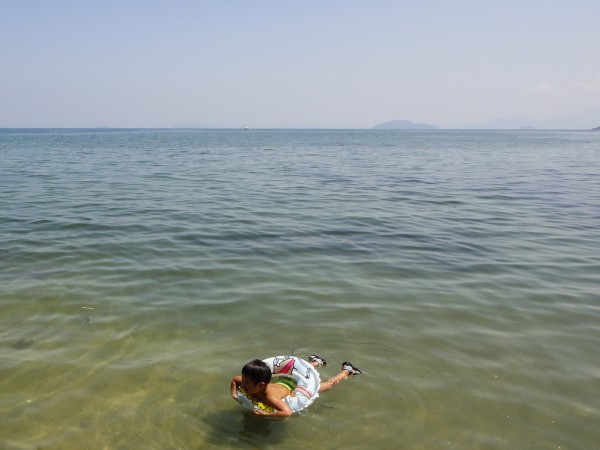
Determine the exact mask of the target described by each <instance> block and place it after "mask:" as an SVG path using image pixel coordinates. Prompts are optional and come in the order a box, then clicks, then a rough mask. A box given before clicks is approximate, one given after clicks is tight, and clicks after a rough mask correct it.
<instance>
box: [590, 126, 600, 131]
mask: <svg viewBox="0 0 600 450" xmlns="http://www.w3.org/2000/svg"><path fill="white" fill-rule="evenodd" d="M592 131H600V127H596V128H592Z"/></svg>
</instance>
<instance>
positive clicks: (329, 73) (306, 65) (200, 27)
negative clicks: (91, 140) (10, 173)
mask: <svg viewBox="0 0 600 450" xmlns="http://www.w3.org/2000/svg"><path fill="white" fill-rule="evenodd" d="M599 17H600V2H598V1H597V0H572V1H569V2H566V1H555V0H548V1H541V0H540V1H532V0H519V1H514V0H507V1H503V2H491V1H477V2H476V1H466V0H458V1H456V2H437V1H431V0H424V1H420V2H399V1H397V0H380V1H373V2H365V1H352V0H345V1H337V0H330V1H327V2H317V1H304V2H287V1H274V0H273V1H264V0H255V1H252V2H250V1H240V0H237V1H236V0H231V1H219V2H215V1H191V0H188V1H180V0H171V1H166V0H165V1H152V0H147V1H141V0H139V1H136V0H132V1H126V2H123V1H116V0H106V1H102V2H81V1H78V0H72V1H66V0H53V1H46V0H22V1H7V2H3V3H2V13H1V14H0V49H1V53H2V70H0V127H99V126H105V127H148V128H153V127H174V126H190V127H196V126H199V127H244V126H250V127H253V128H278V127H290V128H370V127H371V126H373V125H375V124H378V123H381V122H386V121H390V120H395V119H407V120H410V121H412V122H416V123H430V124H435V125H437V126H439V127H442V128H462V127H471V126H475V125H476V124H484V123H487V124H494V123H495V124H496V125H497V127H498V128H502V127H504V126H511V127H512V126H518V125H519V124H521V125H533V126H538V127H542V128H543V127H550V128H561V127H562V128H589V127H592V126H600V58H599V57H598V44H600V26H599V23H600V22H599V20H600V19H599ZM515 117H516V118H522V119H519V120H517V121H513V120H512V119H511V118H515ZM497 118H505V119H503V121H496V122H490V121H493V120H495V119H497ZM502 124H504V125H502ZM507 124H509V125H507ZM484 125H485V124H484Z"/></svg>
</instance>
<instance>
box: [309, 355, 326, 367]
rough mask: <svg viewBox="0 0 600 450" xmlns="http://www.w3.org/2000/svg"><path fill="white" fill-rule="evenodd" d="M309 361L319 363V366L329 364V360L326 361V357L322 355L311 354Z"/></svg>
mask: <svg viewBox="0 0 600 450" xmlns="http://www.w3.org/2000/svg"><path fill="white" fill-rule="evenodd" d="M308 362H309V363H314V362H316V363H317V367H325V366H326V365H327V361H325V359H324V358H321V357H320V356H317V355H310V356H309V357H308Z"/></svg>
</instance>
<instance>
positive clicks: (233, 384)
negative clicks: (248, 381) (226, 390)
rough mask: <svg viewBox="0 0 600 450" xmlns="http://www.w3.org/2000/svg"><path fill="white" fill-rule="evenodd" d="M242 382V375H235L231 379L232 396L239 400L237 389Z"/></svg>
mask: <svg viewBox="0 0 600 450" xmlns="http://www.w3.org/2000/svg"><path fill="white" fill-rule="evenodd" d="M241 383H242V376H241V375H236V376H235V377H233V379H232V380H231V396H232V397H233V399H234V400H236V401H237V399H238V396H237V390H238V386H239V385H240V384H241Z"/></svg>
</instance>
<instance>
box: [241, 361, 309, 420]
mask: <svg viewBox="0 0 600 450" xmlns="http://www.w3.org/2000/svg"><path fill="white" fill-rule="evenodd" d="M263 361H264V362H266V363H267V364H268V365H269V367H270V368H271V373H272V378H271V383H276V382H277V381H278V379H280V380H281V382H285V383H287V382H288V380H287V379H289V378H292V379H293V381H295V383H296V387H295V389H294V390H293V391H292V392H291V394H290V395H288V396H287V397H285V398H284V399H283V401H284V402H286V403H287V404H288V406H289V407H290V409H291V410H292V412H293V413H295V412H298V411H302V410H303V409H306V408H308V407H309V406H310V405H312V404H313V403H314V401H315V400H316V399H317V397H318V396H319V387H320V385H321V377H320V376H319V372H317V371H316V370H315V368H314V367H313V366H312V365H311V364H310V363H309V362H308V361H305V360H303V359H301V358H298V357H297V356H274V357H272V358H267V359H263ZM238 402H239V403H240V404H241V405H242V406H243V407H245V408H248V409H255V408H258V409H260V410H262V411H266V412H273V411H275V409H274V408H272V407H271V406H269V405H266V404H265V403H263V402H261V401H259V400H258V399H257V398H256V397H255V396H253V395H249V394H248V393H247V392H246V391H245V390H244V388H242V387H239V388H238Z"/></svg>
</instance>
